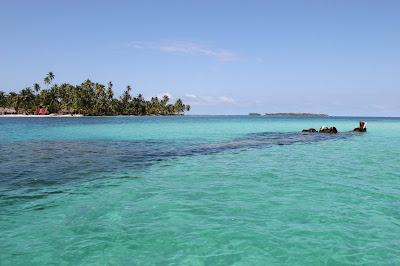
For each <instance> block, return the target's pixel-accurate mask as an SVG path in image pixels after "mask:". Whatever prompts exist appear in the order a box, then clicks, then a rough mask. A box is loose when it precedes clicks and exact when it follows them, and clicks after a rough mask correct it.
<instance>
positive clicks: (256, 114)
mask: <svg viewBox="0 0 400 266" xmlns="http://www.w3.org/2000/svg"><path fill="white" fill-rule="evenodd" d="M249 115H261V114H259V113H249Z"/></svg>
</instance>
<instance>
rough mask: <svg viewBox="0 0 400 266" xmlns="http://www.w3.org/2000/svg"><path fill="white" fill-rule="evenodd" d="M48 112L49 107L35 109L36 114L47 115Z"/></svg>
mask: <svg viewBox="0 0 400 266" xmlns="http://www.w3.org/2000/svg"><path fill="white" fill-rule="evenodd" d="M47 114H49V112H48V111H47V108H36V110H35V115H47Z"/></svg>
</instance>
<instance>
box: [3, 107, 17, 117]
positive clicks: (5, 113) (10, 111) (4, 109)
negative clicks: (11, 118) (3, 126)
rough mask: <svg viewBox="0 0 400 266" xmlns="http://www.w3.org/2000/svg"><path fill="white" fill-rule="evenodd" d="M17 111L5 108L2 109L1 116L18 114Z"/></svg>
mask: <svg viewBox="0 0 400 266" xmlns="http://www.w3.org/2000/svg"><path fill="white" fill-rule="evenodd" d="M16 113H17V110H15V108H4V107H0V114H1V115H10V114H16Z"/></svg>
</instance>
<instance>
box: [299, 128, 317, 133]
mask: <svg viewBox="0 0 400 266" xmlns="http://www.w3.org/2000/svg"><path fill="white" fill-rule="evenodd" d="M302 132H310V133H314V132H317V130H315V128H310V129H303V131H302Z"/></svg>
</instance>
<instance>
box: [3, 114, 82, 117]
mask: <svg viewBox="0 0 400 266" xmlns="http://www.w3.org/2000/svg"><path fill="white" fill-rule="evenodd" d="M83 116H84V115H81V114H75V115H57V114H49V115H21V114H17V115H0V117H83Z"/></svg>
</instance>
